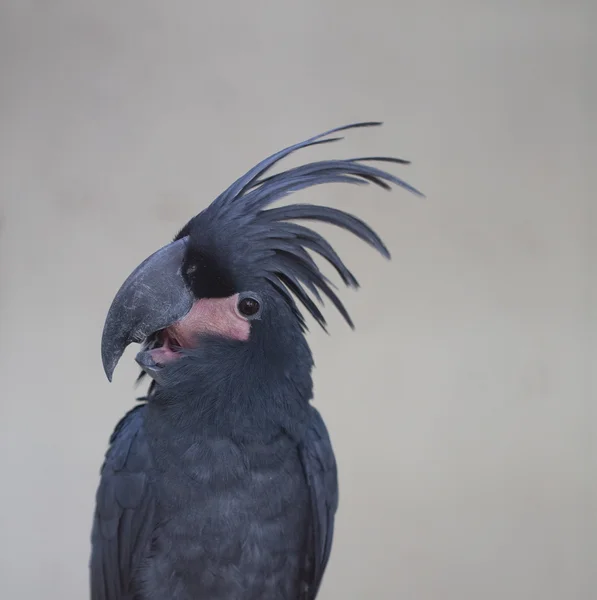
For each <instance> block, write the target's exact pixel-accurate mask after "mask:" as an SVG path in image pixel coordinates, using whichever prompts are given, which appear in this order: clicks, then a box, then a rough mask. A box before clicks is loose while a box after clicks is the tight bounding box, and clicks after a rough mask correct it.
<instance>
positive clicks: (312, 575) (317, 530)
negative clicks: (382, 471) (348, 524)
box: [299, 407, 338, 600]
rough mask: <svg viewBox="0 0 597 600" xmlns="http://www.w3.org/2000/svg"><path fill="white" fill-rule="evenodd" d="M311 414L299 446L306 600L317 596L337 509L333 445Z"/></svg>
mask: <svg viewBox="0 0 597 600" xmlns="http://www.w3.org/2000/svg"><path fill="white" fill-rule="evenodd" d="M311 410H312V411H313V418H312V422H311V426H310V427H309V429H308V430H307V432H306V434H305V436H304V438H303V440H302V442H301V444H300V445H299V455H300V458H301V462H302V465H303V469H304V471H305V477H306V479H307V484H308V486H309V492H310V496H311V531H310V543H309V548H308V555H307V557H306V581H305V583H306V588H307V595H306V597H307V598H308V599H309V600H313V599H314V598H315V597H316V596H317V592H318V590H319V586H320V585H321V580H322V579H323V575H324V572H325V569H326V567H327V563H328V559H329V557H330V551H331V548H332V539H333V537H334V518H335V514H336V510H337V508H338V473H337V469H336V459H335V457H334V452H333V450H332V444H331V442H330V438H329V435H328V431H327V428H326V426H325V424H324V422H323V419H322V418H321V415H320V414H319V412H318V411H317V410H316V409H315V408H313V407H311Z"/></svg>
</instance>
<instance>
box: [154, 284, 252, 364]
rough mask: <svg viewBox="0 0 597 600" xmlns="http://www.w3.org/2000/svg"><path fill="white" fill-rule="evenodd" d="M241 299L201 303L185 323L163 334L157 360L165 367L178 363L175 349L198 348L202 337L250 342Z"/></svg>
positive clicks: (178, 324) (248, 325) (192, 310)
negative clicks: (239, 303) (204, 335)
mask: <svg viewBox="0 0 597 600" xmlns="http://www.w3.org/2000/svg"><path fill="white" fill-rule="evenodd" d="M238 296H239V295H238V294H234V295H233V296H229V297H228V298H202V299H201V300H197V301H196V302H195V304H193V307H192V308H191V310H190V311H189V313H188V314H187V315H186V316H185V317H184V318H183V319H181V320H180V321H178V322H176V323H174V325H171V326H170V327H168V328H167V329H164V331H162V333H161V336H162V342H163V345H162V346H161V347H160V348H156V349H154V350H151V352H150V354H151V357H152V358H153V360H154V361H155V362H156V363H157V364H161V365H163V364H166V363H169V362H172V361H173V360H176V359H177V358H179V357H180V354H178V352H176V350H175V348H177V347H178V348H193V347H195V346H196V344H197V338H198V336H200V335H201V334H211V335H219V336H222V337H226V338H229V339H232V340H241V341H246V340H248V339H249V333H250V331H251V324H250V323H249V321H248V319H246V318H245V317H243V316H242V315H241V314H240V313H239V312H238V308H237V303H238Z"/></svg>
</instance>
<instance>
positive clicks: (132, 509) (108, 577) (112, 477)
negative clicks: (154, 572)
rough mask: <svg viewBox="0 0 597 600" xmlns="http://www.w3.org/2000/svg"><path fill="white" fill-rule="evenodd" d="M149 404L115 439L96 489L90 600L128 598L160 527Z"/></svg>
mask: <svg viewBox="0 0 597 600" xmlns="http://www.w3.org/2000/svg"><path fill="white" fill-rule="evenodd" d="M143 413H144V405H141V406H138V407H136V408H134V409H133V410H132V411H130V412H129V413H128V414H127V415H125V417H124V418H123V419H122V420H121V421H120V423H119V424H118V425H117V426H116V429H115V430H114V433H113V434H112V437H111V438H110V447H109V449H108V452H107V453H106V459H105V461H104V464H103V467H102V471H101V480H100V484H99V487H98V490H97V496H96V509H95V516H94V522H93V533H92V551H91V562H90V578H91V581H90V584H91V600H129V599H132V598H133V594H134V591H135V590H134V589H133V580H134V577H135V574H136V572H137V570H138V569H139V567H140V565H141V562H142V560H143V558H144V556H146V555H147V553H148V551H149V548H150V544H151V536H152V533H153V530H154V525H155V501H154V498H153V496H152V493H151V489H150V485H149V480H148V476H149V472H150V470H151V456H150V452H149V447H148V445H147V442H146V440H145V435H144V433H143V430H142V423H143Z"/></svg>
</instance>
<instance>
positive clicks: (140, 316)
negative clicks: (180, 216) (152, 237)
mask: <svg viewBox="0 0 597 600" xmlns="http://www.w3.org/2000/svg"><path fill="white" fill-rule="evenodd" d="M186 245H187V238H182V239H180V240H177V241H176V242H172V243H171V244H168V245H167V246H164V247H163V248H161V249H160V250H158V251H157V252H155V253H154V254H152V255H151V256H150V257H149V258H147V259H145V260H144V261H143V262H142V263H141V264H140V265H139V266H138V267H137V268H136V269H135V270H134V271H133V272H132V273H131V274H130V275H129V277H128V278H127V280H126V281H125V282H124V283H123V284H122V287H121V288H120V289H119V290H118V293H117V294H116V297H115V298H114V300H113V301H112V305H111V306H110V310H109V311H108V315H107V317H106V322H105V324H104V332H103V334H102V363H103V365H104V371H105V372H106V376H107V377H108V380H109V381H112V374H113V373H114V369H115V368H116V365H117V364H118V361H119V360H120V358H121V356H122V354H123V353H124V351H125V349H126V347H127V346H128V345H129V344H130V343H132V342H137V343H141V342H143V341H144V340H145V339H146V338H147V337H148V336H149V335H151V334H152V333H155V332H156V331H159V330H160V329H164V328H166V327H168V326H169V325H172V323H175V322H176V321H179V320H180V319H182V318H183V317H184V316H185V315H186V314H187V313H188V312H189V311H190V310H191V307H192V305H193V295H192V294H191V291H190V290H189V289H188V287H187V286H186V284H185V281H184V279H183V277H182V273H181V268H182V261H183V258H184V254H185V251H186Z"/></svg>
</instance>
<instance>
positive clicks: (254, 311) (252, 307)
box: [237, 296, 261, 318]
mask: <svg viewBox="0 0 597 600" xmlns="http://www.w3.org/2000/svg"><path fill="white" fill-rule="evenodd" d="M237 306H238V312H239V313H240V314H241V315H242V316H243V317H247V318H255V317H256V316H257V315H258V314H259V311H260V310H261V304H260V303H259V300H257V298H254V297H253V296H243V297H241V298H240V300H239V301H238V305H237Z"/></svg>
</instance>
